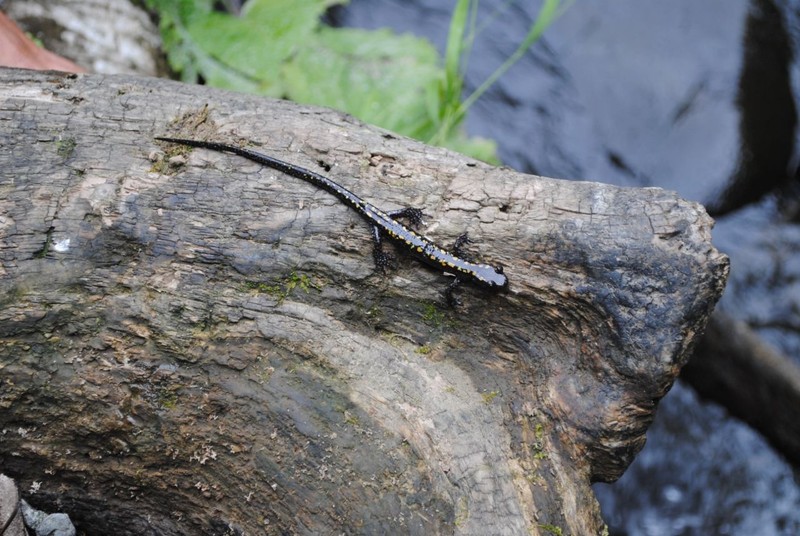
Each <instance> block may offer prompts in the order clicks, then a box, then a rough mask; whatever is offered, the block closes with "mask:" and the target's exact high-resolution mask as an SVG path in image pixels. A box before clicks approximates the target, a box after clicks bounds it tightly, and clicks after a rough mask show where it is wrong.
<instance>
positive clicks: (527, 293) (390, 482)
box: [0, 70, 727, 535]
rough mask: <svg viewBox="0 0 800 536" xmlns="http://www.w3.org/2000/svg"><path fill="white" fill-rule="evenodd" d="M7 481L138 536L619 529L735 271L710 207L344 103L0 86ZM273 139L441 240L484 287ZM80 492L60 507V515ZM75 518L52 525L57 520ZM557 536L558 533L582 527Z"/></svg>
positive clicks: (84, 85) (31, 81)
mask: <svg viewBox="0 0 800 536" xmlns="http://www.w3.org/2000/svg"><path fill="white" fill-rule="evenodd" d="M0 121H1V122H0V129H2V134H3V136H2V150H0V261H1V262H2V264H0V375H2V391H0V405H2V413H0V421H1V422H0V429H1V430H2V435H0V468H2V471H3V472H5V473H7V474H9V475H10V476H12V477H14V478H16V479H17V480H18V482H19V483H20V488H21V489H28V488H29V486H31V483H32V482H34V481H35V482H39V483H40V484H39V487H38V488H37V491H36V493H35V494H33V495H31V496H30V497H28V499H29V502H31V503H32V504H33V505H34V506H37V507H40V508H45V507H47V508H49V509H50V510H51V511H55V510H57V511H62V512H66V513H68V514H69V515H70V517H71V518H72V519H73V521H74V522H75V523H76V526H77V527H78V529H79V530H81V527H82V526H83V527H89V526H91V527H96V528H98V529H97V530H99V531H101V532H103V533H114V534H189V533H204V534H225V533H240V534H241V533H248V534H254V533H255V534H258V533H261V532H266V533H269V534H273V533H274V534H328V533H336V534H338V533H349V534H380V533H402V534H425V535H428V534H554V533H562V534H575V535H585V534H601V533H602V532H603V530H604V525H603V522H602V519H601V517H600V514H599V510H598V507H597V503H596V501H595V498H594V495H593V493H592V491H591V488H590V483H591V482H593V481H612V480H614V479H616V478H618V477H619V476H620V475H621V474H622V472H623V471H624V469H625V468H626V467H627V466H628V464H629V463H630V462H631V460H632V458H633V456H634V455H635V454H636V452H638V450H639V449H640V448H641V447H642V445H643V443H644V440H645V431H646V429H647V427H648V425H649V423H650V422H651V420H652V418H653V413H654V411H655V409H656V405H657V402H658V400H659V399H660V398H661V397H662V396H663V395H664V394H665V393H666V392H667V390H668V389H669V388H670V386H671V384H672V382H673V381H674V379H675V376H676V375H677V373H678V371H679V369H680V367H681V366H682V365H683V363H684V362H685V360H686V359H687V358H688V356H689V354H690V352H691V349H692V346H693V344H694V343H695V341H696V340H697V338H698V336H699V335H700V333H701V332H702V330H703V328H704V326H705V324H706V322H707V320H708V316H709V314H710V312H711V310H712V309H713V306H714V304H715V302H716V300H717V299H718V297H719V296H720V293H721V292H722V289H723V287H724V283H725V279H726V276H727V259H726V258H725V256H723V255H721V254H720V253H718V252H717V251H716V250H715V249H714V248H713V246H712V245H711V242H710V231H711V227H712V223H713V222H712V220H711V219H710V218H709V217H708V216H707V215H706V213H705V211H704V210H703V209H702V207H701V206H699V205H697V204H695V203H690V202H686V201H683V200H681V199H680V198H678V197H677V196H676V195H675V194H673V193H671V192H667V191H664V190H660V189H656V188H647V189H623V188H618V187H614V186H608V185H603V184H595V183H589V182H568V181H559V180H553V179H546V178H542V177H536V176H530V175H524V174H521V173H517V172H515V171H512V170H510V169H504V168H496V167H492V166H489V165H486V164H483V163H481V162H477V161H475V160H473V159H471V158H467V157H464V156H461V155H458V154H455V153H452V152H449V151H446V150H444V149H439V148H433V147H429V146H426V145H424V144H422V143H419V142H416V141H413V140H409V139H405V138H401V137H399V136H396V135H394V134H391V133H389V132H386V131H383V130H380V129H378V128H375V127H371V126H368V125H365V124H363V123H360V122H359V121H357V120H354V119H353V118H351V117H349V116H346V115H344V114H341V113H339V112H335V111H330V110H326V109H321V108H312V107H306V106H299V105H296V104H292V103H288V102H283V101H275V100H268V99H263V98H257V97H252V96H247V95H240V94H234V93H227V92H223V91H218V90H212V89H208V88H203V87H195V86H186V85H181V84H178V83H174V82H170V81H165V80H158V79H147V78H135V77H125V76H100V75H65V74H61V73H36V72H31V71H24V70H0ZM159 135H162V136H163V135H167V136H182V137H193V138H200V139H210V140H216V141H224V142H229V143H237V144H243V143H245V142H250V143H254V144H257V145H255V146H253V145H251V147H252V148H254V149H255V150H257V151H260V152H263V153H266V154H269V155H271V156H274V157H276V158H279V159H282V160H285V161H288V162H291V163H294V164H297V165H300V166H303V167H306V168H309V169H312V170H315V171H318V172H319V173H321V174H324V175H326V176H329V177H331V178H332V179H334V180H336V181H338V182H340V183H341V184H343V185H344V186H345V187H347V188H349V189H350V190H352V191H354V192H356V193H357V194H359V195H361V196H362V197H363V198H365V199H366V200H368V201H370V202H372V203H374V204H375V205H377V206H379V207H381V208H383V209H386V210H390V209H396V208H402V207H405V206H414V207H421V208H424V210H425V213H426V215H427V218H426V220H427V224H428V225H427V227H426V228H425V230H424V231H425V233H426V234H427V235H428V236H430V237H431V238H433V239H435V240H436V241H437V242H438V243H440V244H442V245H449V244H450V243H452V242H453V241H454V240H455V239H456V237H457V236H459V235H460V234H461V233H463V232H464V231H468V232H469V234H470V237H471V238H472V239H473V242H474V243H473V244H472V245H471V246H470V247H471V250H472V251H473V252H474V254H475V256H476V257H478V258H483V259H488V260H490V261H491V262H495V263H496V262H499V263H502V264H503V265H504V266H505V272H506V274H507V275H508V277H509V279H510V281H511V291H510V292H509V293H508V294H497V295H494V294H489V293H487V292H486V291H482V290H480V289H472V288H469V287H464V288H463V289H462V290H459V296H460V298H461V300H462V301H463V305H462V306H461V307H458V308H455V309H454V308H449V307H448V306H447V305H446V304H445V303H444V299H443V297H442V291H443V289H444V288H445V286H446V285H447V283H448V281H449V278H447V277H444V276H443V275H442V274H440V273H437V272H436V271H435V270H431V269H429V268H427V267H424V266H422V265H421V264H419V263H417V262H416V261H414V260H411V259H406V258H404V257H403V255H402V252H400V251H398V252H397V257H398V260H397V266H396V267H395V268H393V269H390V270H388V271H387V272H386V273H385V274H384V273H381V272H379V271H376V269H375V268H374V266H373V262H372V253H371V252H372V244H371V231H370V229H369V227H368V226H367V225H365V224H364V222H363V221H362V220H361V219H360V218H359V217H358V215H357V214H356V213H355V212H353V211H352V210H351V209H350V208H349V207H346V206H344V205H343V204H342V203H341V202H340V201H338V200H337V199H335V198H334V197H332V196H330V195H329V194H327V193H325V192H322V191H319V190H318V189H316V188H315V187H314V186H312V185H310V184H307V183H304V182H302V181H300V180H298V179H294V178H292V177H288V176H285V175H283V174H281V173H278V172H275V171H273V170H270V169H266V168H263V167H261V166H260V165H257V164H255V163H253V162H249V161H247V160H244V159H242V158H240V157H237V156H233V155H229V154H224V153H218V152H213V151H208V150H201V149H194V150H188V149H185V148H178V147H177V146H174V145H169V144H161V143H157V142H155V141H154V140H153V137H154V136H159ZM56 503H57V505H56ZM54 506H57V508H56V507H54ZM559 531H560V532H559Z"/></svg>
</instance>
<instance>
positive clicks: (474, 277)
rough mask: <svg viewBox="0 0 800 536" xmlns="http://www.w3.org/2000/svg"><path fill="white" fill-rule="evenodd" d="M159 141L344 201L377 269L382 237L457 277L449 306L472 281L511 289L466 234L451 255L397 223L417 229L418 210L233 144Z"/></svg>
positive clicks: (381, 263)
mask: <svg viewBox="0 0 800 536" xmlns="http://www.w3.org/2000/svg"><path fill="white" fill-rule="evenodd" d="M156 139H157V140H160V141H167V142H171V143H179V144H182V145H189V146H192V147H201V148H205V149H211V150H214V151H223V152H229V153H233V154H236V155H239V156H242V157H244V158H247V159H249V160H252V161H254V162H258V163H259V164H262V165H265V166H267V167H270V168H273V169H276V170H278V171H280V172H282V173H285V174H287V175H290V176H292V177H296V178H298V179H303V180H305V181H308V182H310V183H311V184H313V185H314V186H317V187H319V188H321V189H323V190H325V191H327V192H329V193H331V194H333V195H335V196H336V197H338V198H339V199H341V200H342V201H343V202H345V203H346V204H348V205H350V207H351V208H352V209H353V210H355V211H356V212H358V213H359V214H360V215H361V217H363V218H364V219H365V220H367V221H368V222H369V223H370V224H371V225H372V229H373V232H372V238H373V242H374V244H375V249H374V253H373V256H374V259H375V265H376V266H377V267H378V268H380V269H381V270H384V269H385V268H386V266H389V265H390V264H391V261H392V257H391V256H390V255H389V254H388V253H385V252H384V251H383V247H382V238H383V237H384V236H388V237H389V238H391V239H392V240H394V241H395V242H397V243H400V244H403V245H404V246H405V247H406V248H407V249H408V251H409V252H410V253H411V254H412V255H413V256H414V257H416V258H418V259H420V260H421V261H423V262H425V263H426V264H428V265H430V266H433V267H434V268H438V269H441V270H443V271H445V272H447V273H449V274H452V275H454V276H455V279H454V280H453V282H452V283H451V284H450V285H449V286H448V287H447V290H446V291H445V297H446V298H447V302H448V304H450V305H457V304H458V303H460V302H459V301H458V299H457V298H456V297H455V296H453V291H454V290H455V289H456V288H457V287H458V286H459V285H460V284H461V283H464V282H470V283H473V284H475V285H477V286H480V287H484V288H488V289H491V290H495V291H505V290H507V289H508V278H507V277H506V276H505V275H504V274H503V268H502V266H490V265H488V264H479V263H475V262H471V261H469V260H467V259H466V257H465V255H464V253H463V251H462V246H464V245H465V244H468V243H469V242H470V240H469V238H468V236H467V234H466V233H465V234H463V235H461V236H459V237H458V239H457V240H456V243H455V245H454V247H453V253H448V252H447V251H445V250H444V249H442V248H440V247H439V246H437V245H436V244H434V243H433V241H432V240H431V239H429V238H427V237H425V236H423V235H421V234H419V233H416V232H414V231H413V230H411V229H409V228H408V227H406V226H405V225H403V224H401V223H400V222H398V221H397V219H398V218H406V219H407V220H408V221H409V222H410V223H411V225H412V226H415V227H416V226H418V225H420V224H421V223H422V216H423V214H422V211H421V210H419V209H417V208H406V209H403V210H396V211H392V212H384V211H382V210H380V209H378V208H377V207H376V206H374V205H372V204H370V203H367V202H366V201H364V200H363V199H361V198H360V197H358V196H357V195H355V194H354V193H353V192H351V191H350V190H348V189H347V188H345V187H343V186H341V185H340V184H337V183H335V182H334V181H332V180H330V179H328V178H327V177H323V176H322V175H319V174H317V173H314V172H313V171H309V170H308V169H305V168H302V167H300V166H295V165H294V164H289V163H287V162H283V161H282V160H277V159H275V158H272V157H271V156H267V155H264V154H261V153H257V152H255V151H251V150H249V149H243V148H241V147H236V146H234V145H227V144H224V143H217V142H213V141H200V140H189V139H181V138H165V137H157V138H156Z"/></svg>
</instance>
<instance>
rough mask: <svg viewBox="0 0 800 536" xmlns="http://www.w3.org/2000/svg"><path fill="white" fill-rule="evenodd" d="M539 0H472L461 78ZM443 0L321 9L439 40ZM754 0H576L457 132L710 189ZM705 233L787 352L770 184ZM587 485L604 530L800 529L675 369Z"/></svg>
mask: <svg viewBox="0 0 800 536" xmlns="http://www.w3.org/2000/svg"><path fill="white" fill-rule="evenodd" d="M539 4H540V3H539V2H527V1H526V2H521V1H520V2H510V3H509V2H501V1H498V0H491V1H489V0H486V1H484V2H482V3H481V13H482V16H481V18H480V21H481V24H483V23H484V22H486V21H490V22H488V23H487V24H486V26H485V27H484V29H483V31H482V33H481V35H480V36H479V38H478V41H477V43H476V44H475V47H474V49H473V55H472V57H471V58H470V63H469V66H470V69H469V72H468V76H467V82H468V86H471V87H475V86H476V85H477V84H478V83H480V81H482V80H483V79H485V77H486V76H488V74H489V73H490V72H491V71H492V70H493V69H494V68H495V67H496V66H498V65H500V63H502V61H503V60H504V59H505V58H506V57H508V56H509V55H510V54H511V53H512V52H513V50H514V49H515V48H516V46H517V44H518V43H519V42H520V41H521V40H522V39H523V37H524V35H525V33H526V32H527V30H528V28H529V25H530V24H531V21H532V16H533V15H532V14H534V13H535V12H536V8H537V6H538V5H539ZM453 5H454V2H453V0H351V3H350V4H349V6H348V7H347V8H346V9H345V10H342V11H339V12H337V14H336V17H335V18H336V19H337V20H339V21H340V22H341V23H343V24H344V25H347V26H357V27H364V28H377V27H391V28H393V29H395V30H396V31H398V32H410V33H414V34H417V35H421V36H425V37H427V38H428V39H430V40H431V41H432V42H433V43H434V44H435V45H436V46H437V47H438V48H439V49H440V50H443V48H444V44H445V40H446V33H447V28H448V25H449V17H450V11H451V9H452V7H453ZM765 5H767V7H770V6H772V4H770V3H769V2H768V0H753V3H752V5H751V2H749V1H747V0H706V1H704V2H697V1H696V0H674V1H672V2H641V1H640V0H614V1H613V2H575V3H574V5H573V6H572V7H571V9H570V10H569V11H568V12H567V14H566V15H565V16H564V17H563V18H562V19H560V20H559V21H558V22H557V23H556V25H554V26H553V27H552V28H550V29H549V30H548V31H547V33H546V34H545V39H544V41H543V42H541V43H540V44H539V45H537V46H536V47H535V49H534V50H533V51H532V52H531V53H529V54H528V55H527V56H526V57H525V58H524V59H523V60H522V61H521V62H520V63H519V64H517V65H516V66H515V67H514V68H513V69H512V70H510V71H509V72H508V73H507V75H506V76H505V77H504V78H503V79H501V81H500V82H499V83H498V85H497V86H496V87H495V88H493V89H492V90H491V91H490V92H489V93H488V94H487V95H486V96H485V97H484V99H482V100H481V101H479V103H478V104H477V105H476V106H475V108H473V110H472V111H471V112H470V116H469V119H468V121H467V128H468V131H469V132H470V133H471V134H476V135H482V136H487V137H491V138H493V139H495V140H496V141H497V142H498V143H499V147H500V149H499V154H500V157H501V159H502V160H503V162H504V163H506V164H507V165H510V166H512V167H514V168H516V169H518V170H520V171H525V172H530V173H538V174H542V175H547V176H552V177H558V178H566V179H584V180H596V181H601V182H607V183H612V184H618V185H626V186H661V187H664V188H668V189H672V190H676V191H678V192H679V193H680V194H681V195H683V196H684V197H687V198H689V199H694V200H697V201H701V202H706V201H711V200H715V199H717V198H718V197H719V193H720V192H721V191H722V190H723V189H724V187H725V185H726V184H727V183H728V181H729V180H730V178H731V177H732V176H734V175H735V174H736V173H737V171H738V170H740V167H741V165H742V161H741V154H740V153H741V150H740V149H741V146H742V140H741V139H740V135H739V124H740V122H741V119H742V117H741V112H740V109H739V108H738V106H737V98H738V97H739V78H740V73H741V72H742V58H743V57H745V53H746V51H745V50H744V49H743V40H742V36H743V35H744V34H745V32H746V30H747V15H748V13H751V12H752V10H754V9H756V8H757V9H758V10H761V11H764V6H765ZM772 7H774V6H772ZM759 12H760V11H759ZM767 33H768V32H767ZM793 70H794V71H796V70H797V66H796V65H794V66H793ZM796 80H797V78H795V82H796ZM715 243H716V244H717V245H718V247H720V249H722V250H723V251H725V252H726V253H728V254H729V255H730V256H731V260H732V275H731V283H730V287H729V288H728V289H727V290H726V294H725V296H724V297H723V300H722V303H721V305H720V306H721V307H722V308H724V309H726V311H727V312H728V313H729V314H732V315H733V316H735V317H737V318H739V319H742V320H746V321H748V322H750V323H751V324H754V325H755V326H756V327H757V328H758V329H759V331H760V333H761V334H762V336H764V337H765V339H766V340H768V341H769V342H771V343H773V344H775V345H776V346H777V347H779V348H780V349H782V350H783V351H785V352H788V353H790V354H792V355H795V356H796V355H800V352H798V350H800V337H798V336H797V335H796V333H797V332H798V331H800V329H797V328H800V317H799V316H798V315H800V286H799V285H798V283H797V282H798V281H800V277H799V276H800V257H798V256H797V255H795V253H796V252H798V251H800V231H798V229H797V226H795V225H794V224H793V223H791V222H786V221H782V220H781V218H780V216H779V211H778V210H777V208H776V204H775V203H774V202H772V201H771V200H769V199H768V200H766V201H763V202H761V203H759V204H757V205H754V206H753V207H751V208H748V209H746V210H742V211H739V212H738V213H733V214H731V215H730V216H727V217H725V218H723V219H721V220H720V221H719V223H718V226H717V229H716V231H715ZM765 274H766V276H765ZM596 492H597V494H598V498H599V500H600V502H601V506H602V509H603V514H604V517H605V518H606V519H607V521H608V522H609V525H610V527H611V530H612V533H613V534H617V535H622V534H626V535H631V536H639V535H641V536H646V535H659V536H661V535H676V536H677V535H692V534H704V535H705V534H758V535H766V536H769V535H778V534H781V535H783V534H787V535H788V534H800V483H798V479H797V477H796V475H795V474H794V473H793V471H792V468H791V467H790V466H789V465H788V464H786V463H785V461H784V460H783V459H782V458H781V457H780V456H779V455H778V454H776V453H775V452H774V451H773V450H772V449H771V448H770V446H769V445H767V444H766V443H765V442H764V440H763V439H762V438H761V437H760V436H759V435H758V434H756V433H755V432H753V431H752V430H751V429H750V428H748V427H747V426H745V425H744V424H742V423H740V422H739V421H737V420H736V419H733V418H731V417H730V416H728V415H727V414H726V412H725V411H724V409H722V408H721V407H719V406H717V405H715V404H713V403H708V402H703V401H701V400H698V398H697V396H696V395H695V394H694V392H693V391H691V390H690V389H689V388H688V387H685V386H684V385H682V384H681V383H680V382H679V383H677V384H676V386H675V388H674V389H673V390H672V391H671V392H670V393H669V394H668V395H667V396H666V397H665V399H664V400H663V401H662V402H661V405H660V407H659V410H658V414H657V417H656V420H655V423H654V424H653V426H652V428H651V430H650V431H649V433H648V443H647V446H646V447H645V448H644V450H643V451H642V452H641V453H640V455H639V456H638V457H637V458H636V460H635V462H634V463H633V465H632V466H631V467H630V468H629V469H628V471H627V472H626V474H625V475H624V476H623V478H622V479H621V480H620V481H619V482H617V483H615V484H613V485H597V486H596Z"/></svg>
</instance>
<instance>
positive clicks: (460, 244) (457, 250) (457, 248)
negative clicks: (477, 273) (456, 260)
mask: <svg viewBox="0 0 800 536" xmlns="http://www.w3.org/2000/svg"><path fill="white" fill-rule="evenodd" d="M467 244H472V240H470V239H469V233H464V234H462V235H461V236H459V237H458V238H456V241H455V243H454V244H453V253H454V254H455V256H456V257H461V258H462V259H464V260H465V261H470V262H471V261H472V256H471V255H470V254H469V253H467V252H466V251H464V246H466V245H467Z"/></svg>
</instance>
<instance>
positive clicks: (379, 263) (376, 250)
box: [372, 225, 395, 273]
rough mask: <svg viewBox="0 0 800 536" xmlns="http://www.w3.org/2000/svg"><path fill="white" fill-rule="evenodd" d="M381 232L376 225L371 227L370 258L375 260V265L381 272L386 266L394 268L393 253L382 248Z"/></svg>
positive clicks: (383, 271)
mask: <svg viewBox="0 0 800 536" xmlns="http://www.w3.org/2000/svg"><path fill="white" fill-rule="evenodd" d="M382 232H383V231H381V228H380V227H378V226H377V225H376V226H373V227H372V243H373V249H372V258H373V259H374V260H375V267H376V268H377V269H378V270H380V271H381V272H382V273H386V268H394V266H395V259H394V255H392V254H391V253H387V252H386V251H384V250H383V236H382Z"/></svg>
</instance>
